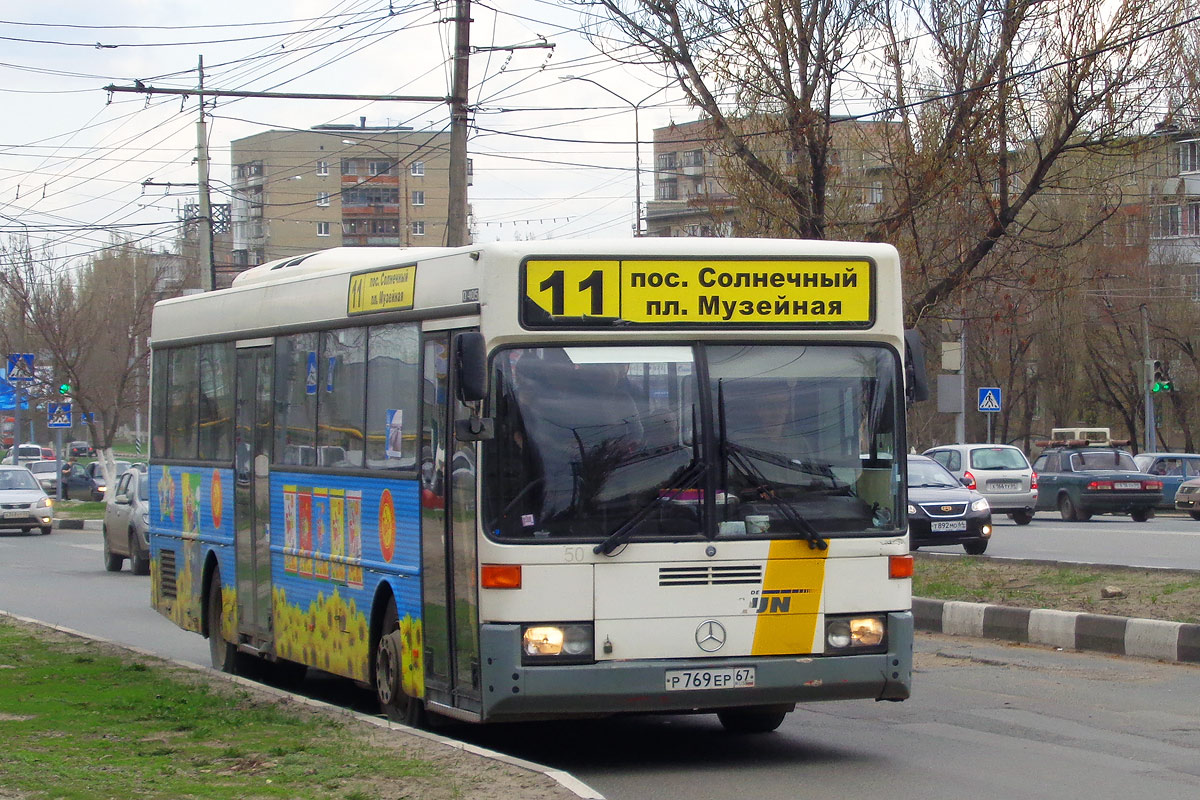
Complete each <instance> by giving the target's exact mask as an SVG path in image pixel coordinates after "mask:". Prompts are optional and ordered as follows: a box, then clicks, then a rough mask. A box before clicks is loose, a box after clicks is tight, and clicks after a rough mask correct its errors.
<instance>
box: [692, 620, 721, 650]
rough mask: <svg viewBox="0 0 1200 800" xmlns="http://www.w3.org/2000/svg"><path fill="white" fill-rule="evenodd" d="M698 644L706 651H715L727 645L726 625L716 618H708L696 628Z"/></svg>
mask: <svg viewBox="0 0 1200 800" xmlns="http://www.w3.org/2000/svg"><path fill="white" fill-rule="evenodd" d="M696 644H698V645H699V646H700V649H701V650H703V651H704V652H706V653H715V652H717V651H718V650H720V649H721V648H722V647H724V646H725V626H724V625H722V624H721V623H719V622H717V621H716V620H715V619H706V620H704V622H701V623H700V626H699V627H697V628H696Z"/></svg>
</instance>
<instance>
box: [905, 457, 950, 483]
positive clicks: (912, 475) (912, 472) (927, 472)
mask: <svg viewBox="0 0 1200 800" xmlns="http://www.w3.org/2000/svg"><path fill="white" fill-rule="evenodd" d="M908 486H909V488H911V489H941V488H948V487H955V488H962V483H960V482H959V480H958V478H955V477H954V476H953V475H951V474H950V473H949V472H947V471H946V468H945V467H943V466H942V465H941V464H939V463H937V462H936V461H932V460H930V461H916V460H912V461H909V462H908Z"/></svg>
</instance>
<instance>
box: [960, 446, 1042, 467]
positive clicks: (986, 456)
mask: <svg viewBox="0 0 1200 800" xmlns="http://www.w3.org/2000/svg"><path fill="white" fill-rule="evenodd" d="M971 468H972V469H1029V462H1027V461H1026V460H1025V456H1024V455H1022V454H1021V451H1020V450H1013V449H1012V448H1011V447H980V448H978V449H976V450H972V451H971Z"/></svg>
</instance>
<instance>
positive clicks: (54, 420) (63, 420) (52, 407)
mask: <svg viewBox="0 0 1200 800" xmlns="http://www.w3.org/2000/svg"><path fill="white" fill-rule="evenodd" d="M46 427H47V428H69V427H71V404H70V403H47V404H46Z"/></svg>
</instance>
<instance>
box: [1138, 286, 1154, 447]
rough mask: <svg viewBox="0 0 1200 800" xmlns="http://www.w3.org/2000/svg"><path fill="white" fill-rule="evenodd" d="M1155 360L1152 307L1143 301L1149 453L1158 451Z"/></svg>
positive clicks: (1145, 395)
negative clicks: (1152, 343) (1152, 338)
mask: <svg viewBox="0 0 1200 800" xmlns="http://www.w3.org/2000/svg"><path fill="white" fill-rule="evenodd" d="M1153 363H1154V361H1153V360H1152V359H1151V358H1150V309H1148V308H1146V304H1145V303H1142V365H1143V367H1142V395H1143V396H1144V398H1145V403H1146V449H1145V452H1147V453H1154V452H1157V451H1158V447H1157V443H1158V435H1157V434H1158V432H1157V431H1156V430H1155V428H1156V427H1157V426H1158V420H1156V419H1155V418H1154V417H1155V415H1154V393H1153V391H1151V386H1150V385H1151V384H1152V383H1154V368H1153V366H1152V364H1153Z"/></svg>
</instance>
